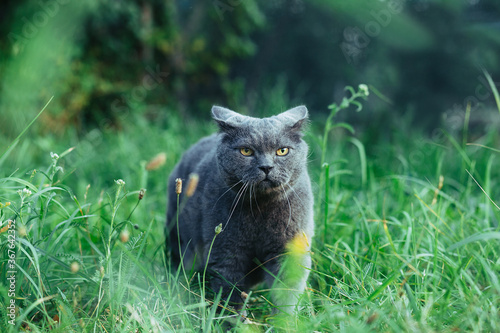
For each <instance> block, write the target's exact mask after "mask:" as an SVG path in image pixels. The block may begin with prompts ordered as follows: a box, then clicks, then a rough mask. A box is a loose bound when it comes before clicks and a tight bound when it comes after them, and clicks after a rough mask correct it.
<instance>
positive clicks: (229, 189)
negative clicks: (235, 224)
mask: <svg viewBox="0 0 500 333" xmlns="http://www.w3.org/2000/svg"><path fill="white" fill-rule="evenodd" d="M241 182H243V180H240V181H239V182H237V183H236V184H234V185H233V186H231V187H230V188H228V189H227V190H226V192H224V193H222V194H221V196H220V197H219V198H218V199H217V201H215V204H214V206H213V207H212V211H213V210H214V209H215V206H217V203H218V202H219V200H220V199H221V198H222V197H223V196H224V195H226V193H227V192H229V191H231V190H232V189H233V188H234V187H235V186H236V185H238V184H239V183H241ZM233 203H234V202H233Z"/></svg>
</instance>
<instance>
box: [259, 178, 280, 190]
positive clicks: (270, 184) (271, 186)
mask: <svg viewBox="0 0 500 333" xmlns="http://www.w3.org/2000/svg"><path fill="white" fill-rule="evenodd" d="M255 188H256V190H257V191H258V192H264V193H271V192H275V191H279V190H281V183H280V182H277V181H275V180H271V179H264V180H261V181H260V182H258V183H257V184H256V186H255Z"/></svg>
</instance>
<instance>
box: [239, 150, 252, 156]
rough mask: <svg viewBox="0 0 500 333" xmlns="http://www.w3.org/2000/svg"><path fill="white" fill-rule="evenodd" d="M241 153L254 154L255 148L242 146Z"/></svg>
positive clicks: (245, 154)
mask: <svg viewBox="0 0 500 333" xmlns="http://www.w3.org/2000/svg"><path fill="white" fill-rule="evenodd" d="M240 153H241V155H243V156H252V155H253V150H252V149H250V148H240Z"/></svg>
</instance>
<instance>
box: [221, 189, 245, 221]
mask: <svg viewBox="0 0 500 333" xmlns="http://www.w3.org/2000/svg"><path fill="white" fill-rule="evenodd" d="M248 184H249V183H244V185H243V186H242V187H241V188H240V190H239V191H238V193H237V194H236V197H235V198H234V200H233V206H232V209H231V213H230V214H229V217H228V219H227V221H226V224H225V225H224V228H223V229H222V230H225V229H226V227H227V224H228V223H229V220H231V217H232V216H233V213H234V211H235V210H236V207H237V206H238V203H239V202H240V199H241V197H242V196H243V194H244V193H245V190H246V189H247V188H248ZM235 202H236V203H235Z"/></svg>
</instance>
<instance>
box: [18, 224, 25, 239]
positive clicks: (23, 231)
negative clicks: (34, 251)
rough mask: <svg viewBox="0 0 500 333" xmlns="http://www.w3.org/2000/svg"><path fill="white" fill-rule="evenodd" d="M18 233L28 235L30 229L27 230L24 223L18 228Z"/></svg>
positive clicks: (22, 235) (23, 235)
mask: <svg viewBox="0 0 500 333" xmlns="http://www.w3.org/2000/svg"><path fill="white" fill-rule="evenodd" d="M17 234H18V235H19V236H21V237H26V235H27V234H28V231H27V230H26V227H25V226H24V225H22V226H20V227H19V229H17Z"/></svg>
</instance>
